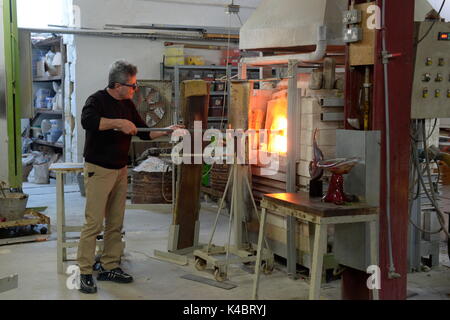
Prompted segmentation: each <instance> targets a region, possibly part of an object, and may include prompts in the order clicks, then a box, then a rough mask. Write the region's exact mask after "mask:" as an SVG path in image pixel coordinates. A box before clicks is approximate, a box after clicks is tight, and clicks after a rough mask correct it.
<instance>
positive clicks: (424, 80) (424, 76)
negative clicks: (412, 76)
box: [422, 73, 431, 82]
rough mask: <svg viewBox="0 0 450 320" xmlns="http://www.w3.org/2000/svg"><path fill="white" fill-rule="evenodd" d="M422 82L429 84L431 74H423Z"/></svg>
mask: <svg viewBox="0 0 450 320" xmlns="http://www.w3.org/2000/svg"><path fill="white" fill-rule="evenodd" d="M422 81H423V82H430V81H431V74H429V73H425V74H424V75H423V76H422Z"/></svg>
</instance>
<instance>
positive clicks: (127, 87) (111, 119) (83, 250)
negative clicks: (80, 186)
mask: <svg viewBox="0 0 450 320" xmlns="http://www.w3.org/2000/svg"><path fill="white" fill-rule="evenodd" d="M136 74H137V68H136V67H135V66H134V65H132V64H130V63H128V62H126V61H122V60H119V61H116V62H115V63H114V64H113V65H112V66H111V69H110V71H109V83H108V87H107V88H106V89H105V90H100V91H97V92H96V93H94V94H93V95H91V96H90V97H89V98H88V99H87V100H86V104H85V106H84V108H83V111H82V114H81V124H82V126H83V128H84V129H85V130H86V142H85V146H84V158H85V166H84V179H85V186H86V209H85V223H84V226H83V229H82V231H81V236H80V243H79V246H78V255H77V260H78V264H79V267H80V273H81V278H80V280H81V281H80V291H81V292H84V293H95V292H97V286H96V284H95V281H94V279H93V277H92V269H93V265H94V262H95V261H94V260H95V246H96V238H97V236H98V235H99V234H100V232H101V231H102V229H103V220H104V221H105V230H104V237H103V239H104V250H103V253H102V256H101V259H100V263H101V268H100V270H99V274H98V276H97V280H99V281H105V280H108V281H114V282H118V283H129V282H132V281H133V277H132V276H130V275H129V274H127V273H125V272H124V271H123V270H122V269H121V268H120V267H119V263H120V257H121V254H122V248H123V247H122V234H121V231H122V225H123V218H124V212H125V202H126V195H127V189H128V187H127V162H128V150H129V148H130V143H131V137H132V136H133V135H137V136H139V137H140V138H141V139H144V140H150V139H155V138H157V137H160V136H162V135H165V134H168V133H167V131H166V132H161V131H153V132H150V133H143V132H139V133H138V131H137V128H144V127H148V126H147V124H146V123H145V122H144V121H143V120H142V119H141V117H140V116H139V113H138V112H137V110H136V106H135V105H134V103H133V101H132V100H131V99H132V98H133V96H134V93H135V90H136V89H137V86H136ZM179 127H181V126H177V125H175V126H171V127H169V128H170V129H173V130H175V129H177V128H179Z"/></svg>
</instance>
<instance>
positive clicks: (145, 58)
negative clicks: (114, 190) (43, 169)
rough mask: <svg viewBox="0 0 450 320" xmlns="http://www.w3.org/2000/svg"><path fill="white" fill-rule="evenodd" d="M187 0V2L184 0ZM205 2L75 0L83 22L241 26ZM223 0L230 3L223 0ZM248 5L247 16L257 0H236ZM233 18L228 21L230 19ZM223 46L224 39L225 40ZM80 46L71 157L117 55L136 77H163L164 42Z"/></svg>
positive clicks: (84, 41) (79, 151)
mask: <svg viewBox="0 0 450 320" xmlns="http://www.w3.org/2000/svg"><path fill="white" fill-rule="evenodd" d="M180 2H183V1H180ZM198 2H199V3H202V2H203V3H205V5H192V4H181V3H179V2H174V3H171V1H167V3H164V2H162V1H157V0H156V1H151V0H145V1H144V0H130V1H121V0H96V1H91V0H73V5H75V6H78V7H79V12H80V18H81V27H83V28H98V29H103V27H104V25H105V24H123V25H139V24H169V25H170V24H173V25H175V24H176V25H195V26H214V27H228V25H229V24H231V26H232V27H239V26H240V22H239V20H238V19H237V17H236V16H231V17H229V16H228V15H227V14H226V13H225V9H224V7H221V6H215V5H210V4H206V3H219V2H218V1H207V0H204V1H200V0H199V1H198ZM223 3H226V1H224V2H223ZM235 3H236V4H245V6H244V7H243V8H241V12H240V17H241V20H242V21H243V22H245V21H246V20H247V18H248V17H249V16H250V14H251V13H252V12H253V10H254V8H253V7H252V6H254V7H256V6H257V4H258V3H259V0H250V1H244V2H243V1H241V3H239V2H238V1H236V2H235ZM229 18H230V20H229ZM222 45H223V43H222ZM74 46H75V48H76V63H75V71H74V72H75V79H76V81H75V88H74V96H73V97H72V99H73V101H75V104H76V114H74V116H75V117H76V118H75V119H77V121H76V128H75V132H74V135H73V139H72V150H71V153H72V156H71V158H72V160H73V161H79V162H81V161H83V146H84V138H85V137H84V130H83V129H82V128H81V124H80V120H79V119H80V116H81V110H82V108H83V105H84V102H85V101H86V98H87V97H88V96H89V95H91V94H92V93H94V92H95V91H96V90H99V89H103V88H105V87H106V85H107V77H108V69H109V66H110V65H111V63H112V62H113V61H114V60H117V59H120V58H124V59H126V60H128V61H130V62H132V63H134V64H136V65H137V66H138V69H139V74H138V79H160V63H161V62H162V56H163V52H164V40H163V41H151V40H148V39H130V38H105V37H93V36H75V37H74Z"/></svg>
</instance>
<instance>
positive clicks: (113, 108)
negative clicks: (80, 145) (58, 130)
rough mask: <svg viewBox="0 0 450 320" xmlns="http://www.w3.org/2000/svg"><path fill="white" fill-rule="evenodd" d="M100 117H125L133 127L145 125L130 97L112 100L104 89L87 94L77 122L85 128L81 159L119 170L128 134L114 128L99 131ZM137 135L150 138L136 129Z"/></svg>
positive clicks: (127, 147) (126, 160) (124, 156)
mask: <svg viewBox="0 0 450 320" xmlns="http://www.w3.org/2000/svg"><path fill="white" fill-rule="evenodd" d="M100 118H108V119H127V120H130V121H131V122H133V123H134V124H135V125H136V127H137V128H147V127H148V126H147V124H146V123H145V121H144V120H142V118H141V117H140V115H139V113H138V112H137V110H136V106H135V105H134V103H133V101H131V100H116V99H114V98H113V97H112V96H111V95H110V94H109V93H108V92H107V91H106V89H105V90H100V91H97V92H96V93H94V94H93V95H91V96H90V97H89V98H88V99H87V100H86V104H85V105H84V107H83V111H82V113H81V125H82V126H83V129H85V130H86V142H85V144H84V158H85V161H86V162H89V163H93V164H96V165H98V166H101V167H104V168H107V169H120V168H123V167H124V166H126V165H127V162H128V150H129V149H130V144H131V135H126V134H124V133H122V132H120V131H116V130H112V129H111V130H104V131H100V130H99V125H100ZM137 135H138V137H140V138H141V139H143V140H150V135H149V133H148V132H139V133H138V134H137Z"/></svg>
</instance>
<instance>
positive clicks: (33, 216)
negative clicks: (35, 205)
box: [0, 209, 50, 230]
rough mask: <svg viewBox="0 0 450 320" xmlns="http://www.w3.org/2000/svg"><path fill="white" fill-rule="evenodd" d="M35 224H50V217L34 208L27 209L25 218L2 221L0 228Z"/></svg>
mask: <svg viewBox="0 0 450 320" xmlns="http://www.w3.org/2000/svg"><path fill="white" fill-rule="evenodd" d="M35 224H48V225H49V226H50V218H49V217H47V216H46V215H44V214H42V213H40V212H38V211H36V210H34V209H27V210H26V211H25V215H24V218H23V219H21V220H12V221H5V222H0V229H3V228H13V227H23V226H29V225H35ZM49 230H50V228H49Z"/></svg>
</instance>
